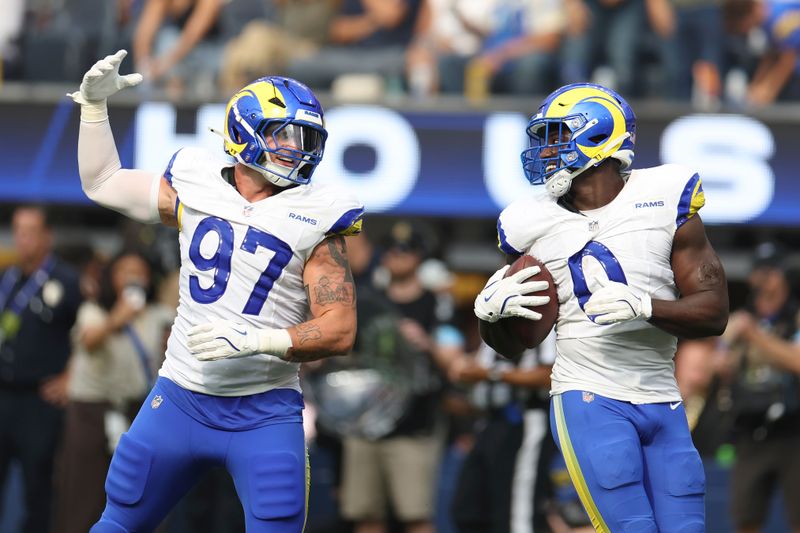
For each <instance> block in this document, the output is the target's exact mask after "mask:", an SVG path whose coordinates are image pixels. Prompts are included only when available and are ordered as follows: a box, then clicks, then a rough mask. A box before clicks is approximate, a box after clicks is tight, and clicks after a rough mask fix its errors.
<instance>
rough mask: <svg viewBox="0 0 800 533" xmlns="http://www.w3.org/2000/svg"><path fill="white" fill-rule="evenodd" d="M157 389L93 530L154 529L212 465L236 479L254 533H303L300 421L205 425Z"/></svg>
mask: <svg viewBox="0 0 800 533" xmlns="http://www.w3.org/2000/svg"><path fill="white" fill-rule="evenodd" d="M159 392H160V390H159V386H158V385H156V387H155V388H154V389H153V391H151V393H150V396H149V397H148V398H147V399H146V400H145V402H144V404H143V406H142V408H141V410H140V411H139V414H138V415H137V416H136V419H135V420H134V422H133V424H132V425H131V428H130V430H129V431H128V432H127V433H125V434H124V435H122V438H121V439H120V442H119V445H118V446H117V449H116V451H115V453H114V458H113V459H112V461H111V466H110V467H109V470H108V476H107V478H106V495H107V498H106V508H105V510H104V511H103V515H102V517H101V518H100V521H99V522H98V523H97V524H95V525H94V527H92V529H91V533H134V532H135V533H143V532H150V531H153V530H154V529H155V528H156V527H157V526H158V525H159V524H160V523H161V521H162V520H163V519H164V518H165V516H166V515H167V513H168V512H169V511H170V510H171V509H172V508H173V507H174V506H175V504H176V503H177V502H178V501H179V500H180V499H181V498H182V497H183V496H184V495H185V494H186V492H188V490H189V489H190V488H191V487H192V485H194V483H195V482H197V480H198V479H199V477H200V476H201V475H202V474H203V473H204V472H206V471H207V470H208V469H210V468H211V467H213V466H218V465H223V466H225V467H226V468H227V470H228V472H229V473H230V474H231V476H232V477H233V481H234V485H235V486H236V492H237V493H238V495H239V499H240V500H241V502H242V507H243V509H244V514H245V524H246V527H247V532H248V533H300V532H301V531H302V530H303V527H304V525H305V518H306V504H307V502H306V497H307V494H308V493H307V490H308V471H307V457H306V448H305V441H304V437H303V427H302V424H301V423H297V422H292V423H274V424H271V425H266V426H262V427H258V428H255V429H250V430H245V431H225V430H220V429H215V428H212V427H209V426H207V425H204V424H201V423H200V422H198V421H197V420H195V419H194V418H192V417H191V416H189V415H188V414H186V413H185V412H184V411H182V410H181V409H180V408H179V407H178V406H176V405H175V404H174V402H171V401H170V400H169V398H168V397H166V396H164V395H163V392H162V393H161V396H162V398H163V401H162V402H161V403H160V404H159V405H158V406H157V407H155V408H154V407H153V405H155V404H152V403H151V402H152V400H153V398H154V396H155V395H156V394H157V393H159Z"/></svg>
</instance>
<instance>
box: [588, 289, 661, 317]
mask: <svg viewBox="0 0 800 533" xmlns="http://www.w3.org/2000/svg"><path fill="white" fill-rule="evenodd" d="M597 283H598V284H600V285H601V287H602V288H601V289H600V290H597V291H595V292H594V293H593V294H592V296H591V297H590V298H589V299H588V300H587V301H586V304H585V305H584V306H583V310H584V311H585V312H586V314H587V315H589V317H590V318H591V319H592V320H593V321H594V322H595V323H597V324H601V325H605V324H616V323H617V322H629V321H631V320H649V319H650V317H651V316H653V302H652V301H651V299H650V295H649V294H647V293H639V292H637V291H635V290H633V289H631V288H630V287H629V286H627V285H625V284H624V283H618V282H616V281H606V280H604V279H602V278H598V279H597Z"/></svg>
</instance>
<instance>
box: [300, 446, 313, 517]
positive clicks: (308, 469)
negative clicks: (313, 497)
mask: <svg viewBox="0 0 800 533" xmlns="http://www.w3.org/2000/svg"><path fill="white" fill-rule="evenodd" d="M310 490H311V461H310V460H309V458H308V448H306V509H305V512H304V516H303V529H301V530H300V531H301V532H303V531H305V530H306V524H308V497H309V494H310Z"/></svg>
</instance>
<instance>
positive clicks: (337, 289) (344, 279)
mask: <svg viewBox="0 0 800 533" xmlns="http://www.w3.org/2000/svg"><path fill="white" fill-rule="evenodd" d="M303 281H304V282H305V286H306V295H307V296H308V304H309V306H310V307H311V315H312V316H313V318H312V319H311V320H309V321H308V322H303V323H302V324H298V325H297V326H294V327H292V328H289V335H290V336H291V337H292V348H290V349H289V353H288V354H287V357H286V359H287V360H289V361H295V362H306V361H314V360H317V359H322V358H323V357H329V356H332V355H344V354H347V353H349V352H350V350H351V349H352V347H353V341H354V340H355V336H356V294H355V286H354V284H353V275H352V273H351V272H350V264H349V263H348V262H347V247H346V246H345V241H344V237H341V236H339V235H337V236H332V237H328V238H327V239H325V240H324V241H322V242H321V243H320V244H319V245H317V247H316V248H315V249H314V251H313V252H312V253H311V258H310V259H309V260H308V262H307V263H306V266H305V270H304V272H303Z"/></svg>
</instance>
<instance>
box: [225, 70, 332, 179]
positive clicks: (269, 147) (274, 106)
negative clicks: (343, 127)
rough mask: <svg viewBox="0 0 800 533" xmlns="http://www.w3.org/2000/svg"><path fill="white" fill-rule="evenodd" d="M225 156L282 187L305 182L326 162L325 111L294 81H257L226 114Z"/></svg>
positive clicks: (233, 100)
mask: <svg viewBox="0 0 800 533" xmlns="http://www.w3.org/2000/svg"><path fill="white" fill-rule="evenodd" d="M223 137H224V139H225V152H227V153H228V154H229V155H231V156H233V157H234V158H235V159H236V160H237V161H238V162H240V163H242V164H244V165H247V166H248V167H251V168H254V169H256V170H258V171H259V172H260V173H261V174H262V175H263V176H264V177H265V178H266V179H267V180H269V181H270V182H272V183H274V184H275V185H277V186H279V187H288V186H290V185H296V184H301V185H303V184H306V183H308V182H309V180H310V179H311V175H312V174H313V173H314V170H315V169H316V168H317V165H319V163H320V161H321V160H322V153H323V151H324V148H325V140H326V139H327V137H328V132H327V131H326V130H325V122H324V118H323V110H322V106H321V105H320V103H319V101H318V100H317V98H316V97H315V96H314V93H312V92H311V89H309V88H308V87H306V86H305V85H303V84H302V83H300V82H298V81H295V80H293V79H291V78H282V77H279V76H269V77H265V78H260V79H257V80H256V81H254V82H252V83H251V84H249V85H247V86H246V87H244V88H243V89H242V90H240V91H239V92H237V93H236V94H235V95H233V97H232V98H231V99H230V101H229V102H228V107H227V109H226V110H225V135H224V136H223Z"/></svg>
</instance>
